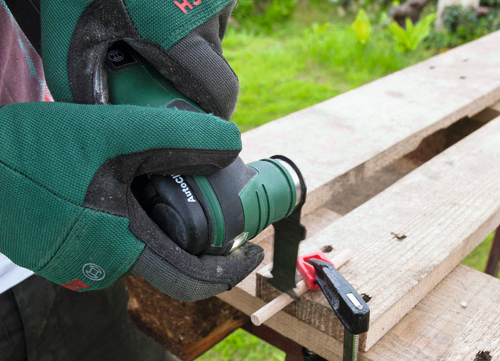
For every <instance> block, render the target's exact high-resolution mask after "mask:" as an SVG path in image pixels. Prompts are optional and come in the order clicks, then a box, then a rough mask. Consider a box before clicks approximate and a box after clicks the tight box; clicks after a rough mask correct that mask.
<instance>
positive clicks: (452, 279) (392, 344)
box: [219, 265, 500, 361]
mask: <svg viewBox="0 0 500 361" xmlns="http://www.w3.org/2000/svg"><path fill="white" fill-rule="evenodd" d="M499 291H500V280H499V279H496V278H494V277H491V276H488V275H486V274H484V273H482V272H479V271H476V270H473V269H471V268H469V267H466V266H462V265H460V266H458V267H457V268H455V269H454V270H453V271H452V272H451V273H450V274H449V275H448V276H447V277H446V278H445V279H444V280H443V281H442V282H441V283H439V285H438V286H437V287H435V288H434V289H433V290H432V291H431V292H430V293H429V294H428V295H427V296H426V297H425V298H424V299H423V300H422V301H420V302H419V303H418V304H417V305H416V306H415V307H414V308H413V309H412V310H411V311H410V312H409V313H408V314H407V315H406V316H405V317H404V318H403V319H402V320H401V321H400V322H399V323H398V324H397V325H396V326H395V327H393V328H392V329H391V330H390V331H389V332H388V333H387V334H386V335H385V336H384V337H382V339H381V340H380V341H379V342H377V343H376V344H375V346H373V347H372V348H371V349H370V350H369V351H368V352H362V353H360V358H359V359H360V361H438V360H439V361H441V360H443V359H446V357H449V356H450V355H455V356H454V357H455V358H453V359H452V360H457V361H458V360H460V361H462V360H467V361H473V360H474V357H472V358H467V357H466V356H467V355H469V354H474V353H477V352H478V351H483V350H486V351H490V352H491V355H492V356H494V358H493V360H496V359H497V358H498V357H499V356H500V353H499V352H498V351H495V348H494V346H495V344H494V343H489V344H486V345H485V344H482V343H481V340H484V339H486V340H489V339H493V338H494V337H498V335H499V332H500V331H499V330H500V322H498V318H499V315H500V308H498V307H496V305H498V303H499V302H500V299H499V296H498V294H499ZM231 293H233V295H232V297H227V296H228V294H231ZM219 297H220V298H221V299H222V300H225V301H228V302H235V304H237V305H238V307H240V309H241V310H242V311H243V312H244V313H246V314H247V315H250V314H252V313H253V312H254V311H255V310H256V309H257V308H258V307H260V305H264V302H263V301H262V300H260V299H255V300H254V301H253V302H251V301H249V298H248V295H247V294H245V293H243V292H242V291H241V290H238V289H234V290H232V291H230V292H226V293H223V294H222V295H220V296H219ZM463 302H465V303H466V307H465V308H464V307H463V306H462V303H463ZM483 314H489V315H490V318H489V319H487V320H484V323H482V325H483V326H485V327H476V326H472V327H470V326H471V325H472V324H473V323H474V320H476V319H477V317H478V316H480V317H481V315H483ZM481 319H483V318H481ZM266 324H267V325H268V326H269V327H271V328H272V329H274V330H276V331H278V332H279V333H280V334H282V335H284V336H285V337H288V338H290V339H292V340H293V341H295V342H298V343H300V344H301V345H304V346H305V347H307V348H309V349H311V350H313V351H314V352H316V353H318V354H319V355H321V356H322V357H325V358H326V359H327V360H331V361H341V360H342V358H341V350H342V344H341V342H340V341H338V340H336V339H334V338H332V337H330V336H328V335H327V334H325V333H324V332H321V331H320V330H318V329H317V328H314V327H313V326H311V325H308V324H306V323H304V322H301V321H299V320H298V319H296V318H295V317H293V316H290V315H288V314H286V313H284V312H280V313H278V314H277V315H276V316H274V317H273V318H271V319H270V320H269V321H268V322H267V323H266ZM466 330H467V331H466ZM466 335H469V340H468V341H469V342H468V347H464V346H465V345H463V336H466Z"/></svg>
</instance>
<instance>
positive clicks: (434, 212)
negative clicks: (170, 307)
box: [258, 118, 500, 349]
mask: <svg viewBox="0 0 500 361" xmlns="http://www.w3.org/2000/svg"><path fill="white" fill-rule="evenodd" d="M499 159H500V118H497V119H495V120H493V121H492V122H490V123H488V124H486V125H485V126H484V127H482V128H481V129H479V130H478V131H476V132H475V133H473V134H472V135H470V136H468V137H467V138H465V139H464V140H462V141H461V142H459V143H457V144H456V145H454V146H453V147H451V148H449V149H448V150H446V151H445V152H443V153H442V154H440V155H438V156H437V157H435V158H433V159H432V160H431V161H429V162H428V163H426V164H424V165H423V166H421V167H420V168H418V169H416V170H415V171H413V172H412V173H410V174H409V175H408V176H406V177H404V178H403V179H401V180H400V181H399V182H397V183H396V184H394V185H393V186H392V187H390V188H388V189H386V190H385V191H384V192H382V193H381V194H379V195H378V196H376V197H375V198H373V199H371V200H370V201H368V202H367V203H365V204H363V205H362V206H360V207H359V208H357V209H355V210H354V211H352V212H350V213H349V214H348V215H346V216H345V217H343V218H341V219H339V220H338V221H336V222H335V223H334V224H332V225H331V226H329V227H328V228H326V229H325V230H323V231H322V232H320V233H319V234H318V235H317V236H316V237H313V238H311V239H309V240H306V241H305V242H303V246H302V247H301V251H300V252H301V254H305V253H311V252H316V251H318V250H320V249H321V248H323V247H324V246H327V245H333V247H334V248H335V249H337V250H342V249H345V248H350V249H352V250H353V258H352V260H351V261H350V262H349V263H348V264H346V265H345V266H344V268H343V270H342V273H343V274H344V276H345V277H346V278H347V279H348V280H349V281H350V282H351V283H352V284H353V285H354V286H355V287H356V288H357V289H358V292H360V293H366V294H368V295H369V296H371V297H372V299H371V300H370V302H369V306H370V309H371V325H370V331H369V332H368V335H367V338H366V345H364V349H369V348H370V347H371V346H373V344H374V343H375V342H376V341H378V340H379V339H380V338H381V337H382V336H383V335H384V334H385V333H387V332H388V330H390V329H391V328H392V327H393V326H394V325H395V324H396V323H397V322H399V320H401V318H402V317H403V316H404V315H405V314H406V313H408V312H409V311H410V310H411V309H412V308H413V307H414V306H415V305H416V304H417V303H418V302H419V301H420V300H421V299H422V298H423V297H424V296H425V295H426V294H427V293H429V292H430V291H431V290H432V289H433V288H434V287H435V286H436V285H437V284H438V283H439V282H440V281H441V280H442V279H443V278H444V277H445V276H446V275H447V274H448V273H449V272H450V271H451V270H452V269H453V268H455V267H456V266H457V265H458V264H459V262H460V261H461V260H462V259H463V258H464V257H465V256H466V255H467V254H469V253H470V252H471V251H472V250H473V249H474V248H475V247H476V246H477V245H478V244H479V243H480V242H481V241H482V240H483V239H484V238H485V237H486V236H487V235H488V234H489V233H490V232H491V231H493V230H494V229H495V228H496V227H497V226H498V224H500V182H499V181H498V179H499V177H500V162H499V161H498V160H499ZM261 272H262V271H261ZM258 282H259V280H258ZM259 286H261V287H260V289H261V290H262V296H263V298H265V299H266V300H269V299H271V298H272V297H273V295H274V293H273V292H275V291H274V289H272V288H271V287H270V286H268V285H267V283H266V282H265V281H264V280H263V278H261V280H260V284H259ZM289 307H290V306H289ZM289 311H290V312H292V313H293V315H294V316H295V317H297V318H299V319H300V320H302V321H304V322H306V323H309V324H312V325H315V327H318V328H320V329H322V330H325V332H327V333H328V334H330V335H333V336H337V337H338V336H339V335H340V332H341V331H340V330H341V325H340V324H339V322H338V320H337V319H336V317H335V316H334V314H333V312H332V311H331V308H330V306H329V305H328V303H327V302H326V300H325V299H324V297H323V295H322V294H321V292H314V291H313V292H310V293H309V294H306V295H305V296H304V297H303V302H301V303H300V304H296V305H295V308H294V309H293V310H290V309H289Z"/></svg>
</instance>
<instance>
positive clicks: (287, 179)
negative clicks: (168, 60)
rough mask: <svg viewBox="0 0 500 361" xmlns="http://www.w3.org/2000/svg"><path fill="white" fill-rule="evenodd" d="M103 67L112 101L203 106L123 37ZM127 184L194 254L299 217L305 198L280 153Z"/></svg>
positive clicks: (219, 251)
mask: <svg viewBox="0 0 500 361" xmlns="http://www.w3.org/2000/svg"><path fill="white" fill-rule="evenodd" d="M106 67H107V69H106V70H107V74H108V88H109V96H110V103H112V104H135V105H143V106H154V107H167V108H177V109H179V110H187V111H195V112H203V110H202V109H201V108H200V107H199V106H198V105H197V104H195V103H193V102H191V101H190V100H189V99H187V98H185V97H184V96H183V95H182V94H181V93H179V92H178V91H177V90H176V89H175V87H174V86H173V84H172V83H170V82H169V81H168V80H167V79H166V78H164V77H163V76H162V75H161V74H160V73H159V72H158V71H157V70H156V69H155V68H154V67H153V66H152V65H151V64H149V63H148V62H147V61H146V60H145V59H144V58H143V57H141V56H140V55H139V54H138V53H137V52H136V51H135V50H133V49H132V48H131V47H130V46H129V45H128V44H127V43H125V42H118V43H115V44H114V45H113V46H112V47H110V48H109V49H108V59H107V60H106ZM132 189H133V192H134V195H135V196H136V198H137V199H138V201H139V203H140V204H141V206H142V207H143V208H144V209H145V211H146V213H147V214H148V215H149V217H151V219H153V220H154V221H155V222H156V224H157V225H158V226H159V227H160V229H161V230H162V231H163V232H164V233H165V234H166V235H167V236H168V237H170V238H171V239H172V240H173V241H174V242H175V243H176V244H177V245H178V246H179V247H180V248H182V249H184V250H185V251H187V252H188V253H190V254H193V255H202V254H212V255H225V254H228V253H229V252H231V251H232V250H234V249H236V248H237V247H239V246H240V245H242V244H243V243H244V242H246V241H247V240H250V239H252V238H254V237H255V236H257V235H258V234H259V233H260V232H262V231H263V230H264V229H265V228H266V227H268V226H269V225H271V224H273V223H276V222H278V221H280V220H283V219H286V218H287V217H289V216H290V215H293V216H292V217H290V219H294V220H297V219H298V220H300V210H301V207H302V205H303V204H304V203H305V199H306V184H305V182H304V178H303V177H302V175H301V173H300V170H299V169H298V168H297V166H296V165H295V164H294V163H293V162H292V161H291V160H290V159H288V158H286V157H284V156H273V157H270V158H268V159H263V160H260V161H258V162H253V163H250V164H248V165H245V164H244V162H243V161H242V160H241V159H240V158H237V159H236V161H235V162H234V163H232V164H231V165H229V166H228V167H226V168H224V169H222V170H220V171H218V172H215V173H213V174H211V175H208V176H184V175H179V174H173V175H148V176H146V177H139V178H138V179H136V181H134V184H133V185H132ZM297 215H298V216H297ZM297 248H298V243H297ZM295 253H296V251H295ZM295 260H296V255H295V258H294V259H293V264H294V263H295ZM293 267H295V266H293Z"/></svg>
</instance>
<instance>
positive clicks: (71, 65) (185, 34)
mask: <svg viewBox="0 0 500 361" xmlns="http://www.w3.org/2000/svg"><path fill="white" fill-rule="evenodd" d="M234 4H235V2H232V0H177V1H174V0H168V1H167V0H94V1H91V0H41V14H42V17H41V20H42V51H43V64H44V69H45V73H46V80H47V84H48V86H49V89H50V90H51V93H52V95H53V97H54V99H55V100H56V101H62V102H76V103H81V104H105V103H107V102H108V99H109V93H108V87H107V77H106V71H105V70H104V60H105V59H106V57H107V50H108V48H109V47H110V45H112V44H113V43H115V42H117V41H120V40H123V41H125V42H127V43H128V44H129V45H131V46H132V47H133V48H134V49H135V50H136V51H137V52H139V54H141V55H142V56H143V57H144V58H146V59H147V60H148V61H149V62H150V63H151V64H152V65H153V66H155V67H156V69H157V70H158V71H159V72H160V73H161V74H162V75H163V76H164V77H166V78H167V79H168V80H170V81H171V82H172V83H173V84H174V86H175V87H176V88H177V90H179V91H180V92H181V93H182V94H183V95H185V96H186V97H187V98H189V99H191V100H192V101H194V102H195V103H197V104H198V105H200V106H201V107H202V108H203V109H204V110H205V111H206V112H208V113H212V114H214V115H216V116H218V117H220V118H222V119H226V120H229V118H230V117H231V115H232V113H233V112H234V109H235V105H236V100H237V97H238V89H239V85H238V79H237V77H236V75H235V74H234V72H233V70H232V69H231V67H230V66H229V64H228V63H227V61H226V60H225V58H224V57H223V55H222V45H221V42H222V39H223V37H224V35H225V31H226V27H227V22H228V19H229V16H230V15H231V12H232V10H233V7H234ZM134 90H135V89H130V91H131V92H133V91H134Z"/></svg>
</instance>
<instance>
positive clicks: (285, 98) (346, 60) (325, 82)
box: [199, 2, 491, 361]
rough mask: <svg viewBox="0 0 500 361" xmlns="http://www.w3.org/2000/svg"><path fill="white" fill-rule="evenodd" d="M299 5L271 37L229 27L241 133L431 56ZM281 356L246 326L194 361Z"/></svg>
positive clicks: (376, 30)
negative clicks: (365, 36)
mask: <svg viewBox="0 0 500 361" xmlns="http://www.w3.org/2000/svg"><path fill="white" fill-rule="evenodd" d="M326 3H328V2H326ZM300 4H302V5H299V9H297V11H296V15H295V18H294V19H293V21H291V22H289V23H287V24H285V25H283V26H281V27H280V28H277V29H276V31H274V32H273V33H272V34H267V33H260V34H259V33H255V32H251V31H248V30H245V29H233V28H231V29H229V31H228V34H227V36H226V38H225V40H224V53H225V56H226V58H227V59H228V61H229V63H230V64H231V66H232V67H233V69H234V70H235V72H236V74H238V76H239V79H240V86H241V92H240V97H239V101H238V105H237V111H236V113H235V115H234V116H233V119H232V120H233V121H235V122H236V123H237V124H238V126H239V127H240V129H241V131H242V132H244V131H247V130H249V129H251V128H254V127H257V126H259V125H261V124H264V123H266V122H269V121H271V120H274V119H277V118H279V117H282V116H284V115H287V114H290V113H292V112H295V111H297V110H299V109H302V108H305V107H308V106H310V105H313V104H316V103H319V102H321V101H323V100H326V99H329V98H331V97H334V96H336V95H338V94H341V93H343V92H346V91H348V90H351V89H353V88H356V87H358V86H360V85H363V84H366V83H368V82H371V81H373V80H375V79H377V78H380V77H383V76H385V75H387V74H390V73H392V72H395V71H397V70H400V69H403V68H405V67H407V66H410V65H412V64H415V63H417V62H419V61H421V60H424V59H427V58H428V57H430V56H432V55H434V54H433V53H432V52H431V51H428V50H424V49H423V48H422V47H420V48H419V49H417V50H416V51H414V52H410V53H400V52H398V51H396V49H395V46H394V40H393V39H392V35H391V34H389V33H388V32H387V29H383V28H382V27H381V26H379V25H377V22H378V20H377V18H374V19H371V20H372V27H373V32H372V37H371V38H370V40H369V42H368V44H367V45H366V46H365V47H363V46H361V45H359V44H358V43H357V42H356V40H355V39H354V33H353V31H352V30H351V28H350V24H351V22H352V20H353V18H352V16H351V17H349V16H347V17H343V18H340V17H338V16H337V15H336V10H335V9H334V8H333V7H331V6H330V7H328V6H325V5H323V6H317V7H312V8H304V7H303V6H304V5H303V4H305V3H304V2H301V3H300ZM301 6H302V8H301ZM314 21H316V23H314ZM353 111H355V110H354V109H353ZM490 244H491V236H490V237H488V239H487V240H486V241H485V242H483V243H482V244H481V245H480V246H479V247H478V248H477V249H476V250H475V251H474V252H473V253H472V254H471V255H470V256H469V257H468V258H467V259H466V260H465V261H464V264H467V265H468V266H471V267H474V268H477V269H479V270H483V269H484V266H485V263H486V259H487V256H488V250H489V246H490ZM284 359H285V355H284V353H283V352H281V351H280V350H278V349H276V348H274V347H272V346H271V345H269V344H267V343H265V342H263V341H261V340H260V339H258V338H256V337H254V336H252V335H250V334H248V333H247V332H245V331H243V330H237V331H235V332H234V333H233V334H232V335H230V336H229V337H227V338H226V339H225V340H224V341H223V342H221V343H219V344H218V345H217V346H216V347H214V348H213V349H212V350H210V351H208V352H207V353H206V354H205V355H203V356H202V357H200V358H199V360H206V361H209V360H210V361H217V360H220V361H226V360H235V361H239V360H251V361H261V360H262V361H264V360H265V361H268V360H284Z"/></svg>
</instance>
